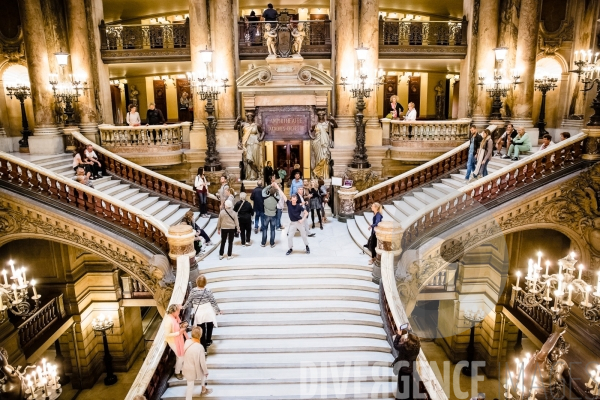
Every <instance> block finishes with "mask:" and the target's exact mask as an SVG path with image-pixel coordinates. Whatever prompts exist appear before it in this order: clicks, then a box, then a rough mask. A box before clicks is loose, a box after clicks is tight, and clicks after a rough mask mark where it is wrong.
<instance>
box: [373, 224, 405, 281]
mask: <svg viewBox="0 0 600 400" xmlns="http://www.w3.org/2000/svg"><path fill="white" fill-rule="evenodd" d="M402 232H403V230H402V227H401V226H400V224H399V223H397V222H393V221H381V222H380V223H379V225H377V227H376V228H375V234H376V235H377V247H376V248H375V252H376V253H377V259H376V261H375V263H374V264H373V272H372V274H373V282H375V283H377V284H379V282H380V281H381V253H382V252H383V251H387V252H390V253H392V254H393V255H394V264H396V263H397V262H398V260H397V259H396V258H397V257H398V256H399V255H400V253H402V247H401V243H402Z"/></svg>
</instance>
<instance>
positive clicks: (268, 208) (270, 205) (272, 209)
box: [260, 182, 278, 247]
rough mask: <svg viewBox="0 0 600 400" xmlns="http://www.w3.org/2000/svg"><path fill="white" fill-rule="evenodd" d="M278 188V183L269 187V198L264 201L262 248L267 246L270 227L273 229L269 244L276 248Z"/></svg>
mask: <svg viewBox="0 0 600 400" xmlns="http://www.w3.org/2000/svg"><path fill="white" fill-rule="evenodd" d="M277 188H278V186H277V183H275V182H273V184H272V185H271V186H270V187H269V192H268V194H267V197H266V198H265V199H264V207H265V215H264V217H263V221H264V223H263V226H262V240H261V242H260V245H261V247H265V246H266V245H267V231H268V230H269V226H270V227H271V228H270V229H271V236H270V240H269V243H270V244H271V247H275V229H277V225H276V224H277V199H276V198H275V194H277Z"/></svg>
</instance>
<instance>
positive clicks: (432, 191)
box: [348, 157, 511, 248]
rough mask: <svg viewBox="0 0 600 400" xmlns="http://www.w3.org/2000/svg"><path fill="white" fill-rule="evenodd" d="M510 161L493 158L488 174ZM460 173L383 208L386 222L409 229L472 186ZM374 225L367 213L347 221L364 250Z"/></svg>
mask: <svg viewBox="0 0 600 400" xmlns="http://www.w3.org/2000/svg"><path fill="white" fill-rule="evenodd" d="M510 165H511V161H509V160H504V159H502V158H500V157H492V159H491V160H490V162H489V164H488V173H489V174H492V173H494V172H496V171H498V170H500V169H502V168H504V167H507V166H510ZM459 172H460V173H458V174H456V173H455V174H451V175H450V177H449V178H442V179H439V180H437V181H435V182H432V183H430V184H427V185H425V186H423V187H419V188H416V189H414V190H412V191H410V192H409V193H408V194H406V195H404V196H403V197H402V198H401V199H400V200H394V201H393V202H392V204H384V205H383V210H382V214H383V220H384V221H396V222H398V223H399V224H400V225H401V226H402V228H406V227H407V226H408V224H410V223H411V221H414V219H413V218H414V216H416V215H421V214H422V213H423V211H422V210H423V209H425V207H427V206H429V205H430V204H433V203H435V202H436V201H438V200H440V199H442V198H443V197H445V196H447V195H449V194H452V193H456V191H457V189H460V188H461V187H463V186H466V185H467V184H468V183H469V182H468V181H466V180H465V175H466V173H467V169H466V168H464V169H460V171H459ZM372 223H373V213H372V212H370V211H369V212H364V213H363V215H356V216H355V218H354V219H351V220H348V231H349V232H350V235H351V236H352V239H353V240H354V242H355V243H356V244H357V245H358V246H359V247H360V248H362V247H363V245H365V244H366V243H367V240H368V238H369V236H370V235H371V231H370V230H369V229H368V228H369V225H371V224H372Z"/></svg>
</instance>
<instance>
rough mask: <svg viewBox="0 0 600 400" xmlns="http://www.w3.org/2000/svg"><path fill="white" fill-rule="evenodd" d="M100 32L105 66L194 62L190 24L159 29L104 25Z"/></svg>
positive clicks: (168, 25) (169, 25)
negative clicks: (191, 52)
mask: <svg viewBox="0 0 600 400" xmlns="http://www.w3.org/2000/svg"><path fill="white" fill-rule="evenodd" d="M99 29H100V41H101V47H100V50H101V54H102V61H104V63H105V64H115V63H133V62H144V61H152V62H157V61H190V59H191V58H190V26H189V21H188V20H186V21H185V22H182V23H170V24H159V25H157V24H152V25H106V24H105V23H104V21H102V22H101V23H100V27H99Z"/></svg>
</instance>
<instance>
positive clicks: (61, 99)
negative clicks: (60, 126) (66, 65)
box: [50, 74, 86, 125]
mask: <svg viewBox="0 0 600 400" xmlns="http://www.w3.org/2000/svg"><path fill="white" fill-rule="evenodd" d="M50 85H51V86H52V92H53V93H54V98H55V99H56V102H57V104H58V106H59V107H60V110H61V111H60V115H61V116H60V119H64V122H65V124H66V125H73V124H75V118H73V115H74V114H75V108H74V107H73V106H74V103H78V102H79V96H81V93H80V91H83V90H84V89H86V87H85V86H86V82H83V79H81V78H73V77H71V82H70V83H68V84H59V83H58V75H57V74H52V75H50ZM63 116H66V118H65V117H63Z"/></svg>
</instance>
